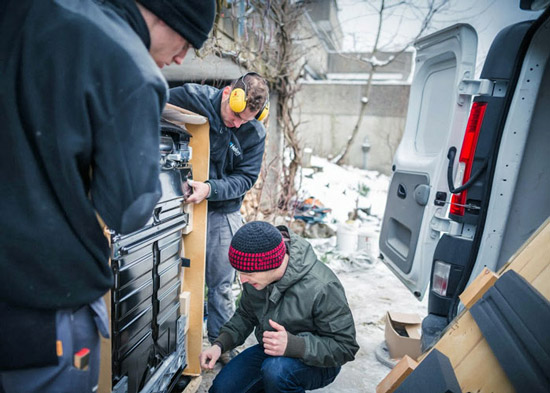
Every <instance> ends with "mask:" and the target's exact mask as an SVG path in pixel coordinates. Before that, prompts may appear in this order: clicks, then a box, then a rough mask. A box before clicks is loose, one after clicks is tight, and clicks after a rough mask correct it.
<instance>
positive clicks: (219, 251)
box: [205, 211, 243, 343]
mask: <svg viewBox="0 0 550 393" xmlns="http://www.w3.org/2000/svg"><path fill="white" fill-rule="evenodd" d="M242 225H243V218H242V216H241V213H240V212H238V211H237V212H234V213H228V214H225V213H218V212H215V211H209V212H208V236H207V238H206V273H205V274H206V286H207V287H208V319H207V322H206V329H207V330H208V340H209V341H210V342H211V343H212V342H214V340H215V339H216V338H217V337H218V334H219V333H220V328H221V327H222V326H223V325H224V324H225V323H226V322H227V321H229V319H230V318H231V317H232V316H233V313H234V312H235V301H234V298H233V293H232V292H231V285H232V283H233V281H234V280H235V270H234V269H233V267H231V264H230V263H229V257H228V255H227V254H228V252H229V245H230V244H231V239H232V238H233V235H234V234H235V232H237V230H238V229H239V228H240V227H241V226H242Z"/></svg>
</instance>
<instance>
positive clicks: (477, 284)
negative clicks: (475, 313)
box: [459, 268, 498, 309]
mask: <svg viewBox="0 0 550 393" xmlns="http://www.w3.org/2000/svg"><path fill="white" fill-rule="evenodd" d="M497 278H498V276H497V275H496V274H495V273H493V272H492V271H490V270H489V269H487V268H485V269H483V271H482V272H481V273H480V274H479V276H477V277H476V279H475V280H474V281H473V282H472V283H471V284H470V285H469V286H468V287H467V288H466V289H465V290H464V292H462V293H461V294H460V296H459V298H460V301H461V302H462V304H464V307H466V308H468V309H469V308H470V307H472V306H473V305H474V303H475V302H477V301H478V300H479V299H481V297H482V296H483V294H484V293H485V292H487V290H488V289H489V288H491V287H492V286H493V284H494V283H495V281H496V280H497Z"/></svg>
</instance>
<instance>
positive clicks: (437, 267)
mask: <svg viewBox="0 0 550 393" xmlns="http://www.w3.org/2000/svg"><path fill="white" fill-rule="evenodd" d="M450 276H451V265H449V264H448V263H445V262H441V261H436V262H435V263H434V273H433V277H432V291H433V292H435V293H437V294H438V295H440V296H447V289H448V287H449V277H450Z"/></svg>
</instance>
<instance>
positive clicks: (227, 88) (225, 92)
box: [222, 86, 231, 101]
mask: <svg viewBox="0 0 550 393" xmlns="http://www.w3.org/2000/svg"><path fill="white" fill-rule="evenodd" d="M230 95H231V86H225V87H224V88H223V91H222V101H225V100H228V99H229V96H230Z"/></svg>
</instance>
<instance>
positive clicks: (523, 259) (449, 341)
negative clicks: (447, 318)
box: [423, 219, 550, 393]
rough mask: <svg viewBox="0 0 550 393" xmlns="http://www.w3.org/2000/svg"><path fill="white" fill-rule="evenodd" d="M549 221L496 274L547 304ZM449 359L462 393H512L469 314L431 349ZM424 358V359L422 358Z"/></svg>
mask: <svg viewBox="0 0 550 393" xmlns="http://www.w3.org/2000/svg"><path fill="white" fill-rule="evenodd" d="M548 255H550V219H547V220H546V221H545V222H544V224H543V225H542V226H541V227H540V228H539V230H537V231H536V232H535V233H534V234H533V235H532V236H531V237H530V238H529V239H528V240H527V241H526V242H525V244H524V245H523V246H522V247H521V248H520V249H519V250H518V251H517V252H516V254H514V255H513V256H512V258H511V259H510V262H508V263H507V264H506V265H505V266H504V267H503V268H502V269H501V271H500V272H499V276H500V275H502V273H504V272H505V271H507V270H510V269H512V270H515V271H516V272H517V273H518V274H520V275H521V276H523V277H524V278H525V279H526V280H527V281H528V282H529V283H531V285H533V287H535V288H536V289H537V290H538V291H539V292H540V293H541V294H542V295H543V296H544V297H545V298H546V299H549V300H550V258H549V257H548ZM434 348H436V349H438V350H439V351H440V352H442V353H443V354H445V355H447V356H448V357H449V360H450V361H451V364H452V366H453V368H454V371H455V374H456V377H457V380H458V382H459V384H460V387H461V389H462V391H464V392H477V393H485V392H486V393H491V392H499V393H507V392H510V393H511V392H515V390H514V387H513V386H512V384H511V383H510V380H509V379H508V377H507V376H506V374H505V373H504V371H503V370H502V367H501V366H500V364H499V362H498V360H497V358H496V357H495V356H494V354H493V352H492V351H491V348H490V347H489V345H488V343H487V341H486V340H485V338H484V337H483V335H482V333H481V331H480V330H479V328H478V326H477V324H476V322H475V320H474V319H473V317H472V315H471V314H470V313H469V311H467V310H465V311H463V312H462V313H461V314H460V315H459V316H457V317H456V318H455V320H454V321H453V322H452V323H451V324H450V325H449V326H448V327H447V329H446V331H445V334H444V335H443V337H442V338H441V339H440V340H439V341H438V342H437V344H436V345H435V347H434ZM423 357H425V355H424V356H423Z"/></svg>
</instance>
